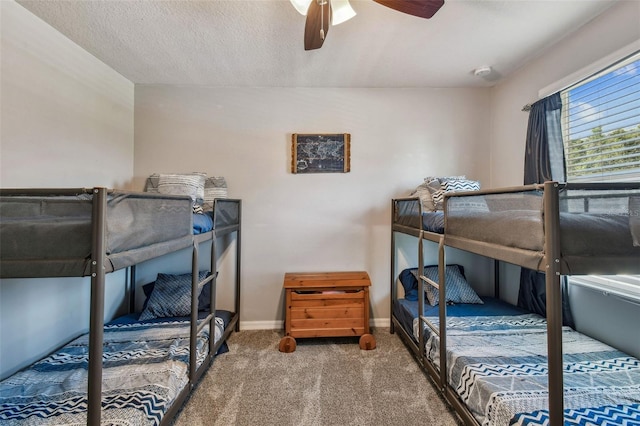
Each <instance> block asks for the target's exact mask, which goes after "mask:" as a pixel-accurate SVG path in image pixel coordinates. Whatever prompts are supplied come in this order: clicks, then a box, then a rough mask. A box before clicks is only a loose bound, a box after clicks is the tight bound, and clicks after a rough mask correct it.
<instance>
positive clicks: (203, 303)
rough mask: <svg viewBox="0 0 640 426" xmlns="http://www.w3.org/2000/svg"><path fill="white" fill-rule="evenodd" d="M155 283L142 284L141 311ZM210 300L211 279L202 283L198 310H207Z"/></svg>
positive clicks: (145, 305) (144, 307) (146, 303)
mask: <svg viewBox="0 0 640 426" xmlns="http://www.w3.org/2000/svg"><path fill="white" fill-rule="evenodd" d="M217 274H218V273H217V272H216V275H217ZM209 275H211V273H208V274H207V276H209ZM189 277H191V275H189ZM201 281H202V279H201ZM155 285H156V282H155V281H153V282H151V283H148V284H145V285H143V286H142V291H143V292H144V296H145V299H144V303H143V305H142V310H143V311H144V310H145V309H146V307H147V305H148V304H149V297H150V296H151V293H152V292H153V289H154V287H155ZM210 300H211V281H208V282H207V283H206V284H205V285H204V287H202V291H201V292H200V296H198V311H206V310H208V309H209V307H210V306H211V303H209V301H210Z"/></svg>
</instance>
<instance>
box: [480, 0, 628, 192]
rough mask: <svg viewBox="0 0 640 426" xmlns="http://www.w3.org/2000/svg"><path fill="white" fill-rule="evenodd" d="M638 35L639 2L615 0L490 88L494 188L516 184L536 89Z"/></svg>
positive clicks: (536, 96) (521, 171) (559, 78)
mask: <svg viewBox="0 0 640 426" xmlns="http://www.w3.org/2000/svg"><path fill="white" fill-rule="evenodd" d="M638 39H640V2H638V1H635V0H631V1H619V2H617V3H616V4H615V5H614V6H612V7H611V8H610V9H608V10H607V11H606V12H605V13H603V14H602V15H600V16H599V17H598V18H596V19H594V20H593V21H591V22H590V23H588V24H587V25H585V26H584V27H582V28H581V29H580V30H578V31H576V32H575V33H573V34H571V35H569V36H568V37H567V38H565V39H563V40H561V41H559V42H558V43H557V44H556V45H555V46H553V47H551V48H550V50H549V51H547V52H545V54H544V55H543V56H541V57H540V58H538V59H535V60H533V61H531V62H530V63H528V64H527V65H526V66H525V67H523V68H522V69H520V70H519V71H518V72H516V73H514V74H513V75H512V76H510V77H509V78H507V79H506V80H504V81H502V82H500V83H499V84H498V85H497V86H495V87H494V88H493V90H492V94H491V96H492V100H491V178H490V182H489V183H490V184H491V186H494V187H500V186H513V185H521V184H522V179H523V170H524V145H525V137H526V134H527V120H528V118H529V115H528V114H527V113H526V112H522V111H521V110H522V107H523V106H524V105H526V104H529V103H532V102H535V101H537V100H538V91H539V90H541V89H543V88H545V87H547V86H549V85H550V84H553V83H555V82H557V81H559V80H561V79H563V78H565V77H566V76H568V75H570V74H573V73H575V72H577V71H579V70H581V69H582V68H584V67H586V66H588V65H590V64H592V63H594V62H596V61H598V60H599V59H601V58H603V57H605V56H607V55H608V54H610V53H612V52H615V51H616V50H618V49H620V48H622V47H624V46H626V45H628V44H630V43H632V42H634V41H636V40H638Z"/></svg>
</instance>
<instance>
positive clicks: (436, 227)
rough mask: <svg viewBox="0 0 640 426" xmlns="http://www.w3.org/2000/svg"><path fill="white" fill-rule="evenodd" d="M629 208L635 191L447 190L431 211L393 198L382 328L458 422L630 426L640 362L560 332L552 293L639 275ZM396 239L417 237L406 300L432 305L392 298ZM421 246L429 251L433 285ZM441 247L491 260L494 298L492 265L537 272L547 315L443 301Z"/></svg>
mask: <svg viewBox="0 0 640 426" xmlns="http://www.w3.org/2000/svg"><path fill="white" fill-rule="evenodd" d="M639 201H640V183H614V184H560V183H557V182H546V183H545V184H542V185H527V186H522V187H513V188H503V189H496V190H483V191H473V192H453V193H447V194H445V196H444V209H443V211H435V212H431V211H423V209H422V203H421V202H420V199H419V198H402V199H394V200H392V224H391V234H392V235H391V244H392V253H391V261H392V268H391V295H392V297H391V311H392V323H391V332H392V333H393V332H396V331H398V332H399V334H400V336H401V337H402V338H403V340H404V341H405V343H406V344H407V346H408V347H409V348H410V349H411V350H412V352H413V354H414V356H415V358H416V360H417V361H418V363H419V364H420V365H421V366H422V367H423V368H424V370H425V371H426V372H427V373H428V375H429V377H430V378H431V379H432V380H433V382H434V384H435V385H436V387H437V388H438V389H439V390H440V391H441V392H442V394H443V396H444V397H445V398H446V400H447V401H448V402H449V403H450V404H451V405H452V407H453V408H454V409H455V410H456V412H457V413H458V414H459V416H460V417H461V419H462V420H463V421H464V423H465V424H469V425H477V424H498V425H499V424H550V425H552V426H556V425H562V424H584V423H580V421H582V422H584V421H587V422H589V421H591V423H588V424H616V423H615V420H614V423H606V421H607V419H608V418H609V417H613V418H616V419H617V421H618V422H623V421H627V422H628V423H625V424H637V422H638V421H640V360H637V359H635V358H633V357H631V356H629V355H627V354H624V353H622V352H620V351H617V350H615V349H614V348H611V347H609V346H607V345H604V344H603V343H601V342H598V341H595V340H594V339H591V338H589V337H587V336H584V335H582V334H580V333H578V332H576V331H574V330H572V329H570V328H568V327H563V326H562V310H561V303H562V300H561V290H560V289H561V277H562V276H564V275H582V274H639V273H640V238H639V237H640V202H639ZM396 233H401V234H408V235H412V236H414V237H417V238H418V239H419V240H418V241H419V244H418V267H417V268H413V270H412V271H410V272H412V273H406V272H407V271H403V273H402V274H401V276H402V279H403V281H402V285H403V287H404V288H405V292H407V290H412V289H415V288H416V287H417V290H416V295H423V294H425V293H424V291H425V290H429V289H432V290H433V289H437V290H438V291H437V305H436V306H433V307H432V306H429V304H428V303H426V302H425V297H419V296H418V297H416V299H417V300H416V301H415V302H410V301H407V300H405V299H401V298H399V296H398V281H399V280H397V279H396V278H397V275H396V274H397V272H396V267H397V266H396V263H397V259H396ZM423 241H431V242H432V243H434V244H437V246H438V265H437V272H438V273H437V276H436V277H435V279H433V275H431V277H430V276H429V274H428V273H427V274H426V271H425V267H424V252H423V250H424V248H423ZM446 247H454V248H457V249H460V250H464V251H467V252H471V253H475V254H479V255H482V256H485V257H487V258H491V259H494V261H495V262H496V267H495V271H496V272H495V274H494V275H495V277H494V278H495V279H496V286H495V296H498V295H499V285H500V284H499V277H498V270H499V269H498V267H497V262H507V263H511V264H514V265H517V266H522V267H526V268H529V269H532V270H535V271H540V272H545V273H546V274H545V280H546V318H543V317H540V316H538V315H535V314H530V313H527V312H522V311H521V310H519V309H518V308H516V307H513V306H512V305H507V304H505V303H503V302H500V301H499V300H493V299H487V298H483V300H482V302H484V303H482V302H480V303H478V304H476V305H465V304H456V305H451V304H450V303H449V300H450V299H449V297H448V295H447V292H448V287H449V286H450V285H451V284H450V281H449V275H451V271H450V269H449V268H450V267H451V266H452V265H447V263H446V256H445V248H446ZM467 272H468V271H467ZM425 274H426V275H425ZM412 279H413V281H411V280H412ZM502 285H504V283H502ZM448 303H449V304H448ZM425 305H427V307H425ZM563 342H564V351H565V359H564V362H565V363H564V365H563ZM440 354H446V356H440ZM516 370H517V371H516ZM563 372H564V374H563ZM565 376H566V378H565ZM565 379H566V380H565ZM565 385H566V386H565ZM565 408H566V410H565ZM591 416H599V417H598V418H597V419H595V420H594V419H591ZM616 416H617V417H616ZM565 422H566V423H565ZM634 422H636V423H634Z"/></svg>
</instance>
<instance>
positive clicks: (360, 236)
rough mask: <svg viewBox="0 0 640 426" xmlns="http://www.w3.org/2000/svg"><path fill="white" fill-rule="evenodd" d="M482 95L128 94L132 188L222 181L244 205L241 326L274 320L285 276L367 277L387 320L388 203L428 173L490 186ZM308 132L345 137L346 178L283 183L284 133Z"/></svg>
mask: <svg viewBox="0 0 640 426" xmlns="http://www.w3.org/2000/svg"><path fill="white" fill-rule="evenodd" d="M488 92H489V91H488V89H340V88H336V89H302V88H298V89H292V88H201V87H198V88H196V87H165V86H136V105H135V139H136V144H135V165H134V169H135V181H136V186H137V187H138V188H142V185H143V182H144V179H145V177H146V176H147V175H149V174H151V173H153V172H189V171H205V172H207V173H209V174H211V175H223V176H225V177H226V179H227V183H228V186H229V195H230V196H231V197H234V198H241V199H242V200H243V237H242V256H243V268H242V278H243V289H242V300H241V306H242V321H243V322H275V321H276V320H278V319H281V318H282V313H283V307H282V303H283V292H282V281H283V277H284V273H285V272H290V271H331V270H366V271H368V272H369V275H370V276H371V279H372V285H373V288H372V291H371V298H372V301H371V303H372V315H373V317H374V318H382V319H388V318H389V299H388V297H389V277H390V272H389V268H390V258H389V256H390V231H389V225H390V209H391V198H392V197H398V196H406V195H408V194H409V192H410V190H412V189H413V188H415V187H416V186H417V184H419V183H420V182H421V181H422V179H423V178H424V177H425V176H428V175H443V174H467V175H468V176H469V177H471V178H475V179H479V180H481V181H482V182H483V183H486V182H487V181H488V178H489V174H488V171H489V169H488V167H487V164H488V161H489V155H488V150H487V146H488V134H489V128H488V123H489V114H488V103H489V96H488V95H489V93H488ZM306 132H309V133H313V132H318V133H350V134H351V172H350V173H347V174H311V175H295V174H292V173H291V172H290V164H291V133H306ZM462 153H464V155H463V154H462ZM413 266H415V265H413ZM222 278H223V277H222V276H221V279H222Z"/></svg>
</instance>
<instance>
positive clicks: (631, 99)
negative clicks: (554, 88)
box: [561, 52, 640, 182]
mask: <svg viewBox="0 0 640 426" xmlns="http://www.w3.org/2000/svg"><path fill="white" fill-rule="evenodd" d="M561 96H562V104H563V115H562V128H563V133H564V135H563V139H564V146H565V158H566V164H567V181H569V182H594V181H629V180H637V179H639V178H640V52H637V53H635V54H633V55H631V56H630V57H628V58H627V59H625V60H623V61H620V62H618V63H617V64H615V65H613V66H611V67H609V68H607V69H605V70H603V71H601V72H600V73H598V74H596V75H593V76H591V77H589V78H587V79H585V80H583V81H581V82H579V83H578V84H575V85H573V86H571V87H569V88H567V89H565V90H563V91H562V92H561Z"/></svg>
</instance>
